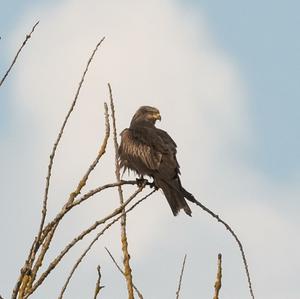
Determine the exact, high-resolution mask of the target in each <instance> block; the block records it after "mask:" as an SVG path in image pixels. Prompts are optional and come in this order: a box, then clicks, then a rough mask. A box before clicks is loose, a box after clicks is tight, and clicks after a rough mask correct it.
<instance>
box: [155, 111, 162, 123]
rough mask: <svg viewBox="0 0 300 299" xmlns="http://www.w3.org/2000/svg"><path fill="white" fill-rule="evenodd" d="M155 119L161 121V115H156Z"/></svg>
mask: <svg viewBox="0 0 300 299" xmlns="http://www.w3.org/2000/svg"><path fill="white" fill-rule="evenodd" d="M154 118H155V119H156V120H159V121H161V116H160V113H159V112H158V113H156V114H154Z"/></svg>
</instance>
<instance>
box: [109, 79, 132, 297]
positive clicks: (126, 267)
mask: <svg viewBox="0 0 300 299" xmlns="http://www.w3.org/2000/svg"><path fill="white" fill-rule="evenodd" d="M108 89H109V98H110V109H111V117H112V126H113V139H114V147H115V168H116V170H115V174H116V178H117V181H118V182H120V181H121V175H120V164H119V155H118V149H119V145H118V140H117V128H116V117H115V107H114V101H113V96H112V89H111V86H110V84H109V83H108ZM118 192H119V198H120V204H123V202H124V198H123V191H122V187H121V186H118ZM121 243H122V251H123V264H124V272H125V280H126V284H127V290H128V299H134V294H133V283H132V270H131V267H130V262H129V260H130V255H129V252H128V240H127V234H126V214H125V211H124V213H123V217H122V218H121Z"/></svg>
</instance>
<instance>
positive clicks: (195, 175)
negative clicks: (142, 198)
mask: <svg viewBox="0 0 300 299" xmlns="http://www.w3.org/2000/svg"><path fill="white" fill-rule="evenodd" d="M298 11H299V4H298V3H296V1H285V2H282V1H272V2H271V1H264V2H259V1H252V2H251V3H242V2H241V1H233V0H229V1H226V2H224V1H223V2H219V1H218V2H217V1H200V0H199V1H194V0H189V1H182V0H177V1H171V0H163V1H162V0H160V1H158V0H153V1H151V2H149V1H135V0H128V1H123V2H122V3H121V2H118V1H115V0H111V1H101V2H100V1H94V0H89V1H70V0H69V1H26V2H21V1H6V2H5V3H4V2H3V3H2V2H1V10H0V36H1V40H0V57H1V59H0V74H4V73H5V71H6V69H7V67H8V66H9V64H10V62H11V60H12V59H13V57H14V54H15V53H16V51H17V49H18V47H19V46H20V44H21V43H22V41H23V39H24V37H25V36H26V34H27V33H28V32H30V30H31V28H32V26H33V24H34V23H35V22H36V21H37V20H40V24H39V26H38V27H37V28H36V31H35V32H34V34H33V36H32V38H31V39H30V40H29V41H28V44H27V45H26V47H25V48H24V50H23V52H22V53H21V55H20V57H19V60H18V61H17V64H16V65H15V67H14V68H13V70H12V72H11V73H10V75H9V77H8V78H7V80H6V81H5V83H4V84H3V85H2V86H1V88H0V105H1V106H0V163H1V171H0V181H1V189H2V196H1V209H0V219H1V224H2V223H3V224H2V225H1V226H0V227H1V228H0V234H1V239H2V242H1V243H2V245H1V255H0V265H1V268H2V269H5V271H0V294H1V295H2V296H3V297H4V298H8V297H9V296H10V293H11V290H12V288H13V285H14V283H15V281H16V278H17V276H18V271H19V269H20V267H21V266H22V263H23V261H24V259H25V256H26V252H27V250H28V248H29V246H30V244H31V242H32V239H33V237H34V234H35V233H36V231H37V225H38V223H39V212H40V208H41V201H42V196H43V190H44V183H45V177H46V170H47V164H48V157H49V154H50V150H51V147H52V144H53V142H54V140H55V138H56V135H57V133H58V130H59V127H60V125H61V123H62V120H63V118H64V115H65V114H66V111H67V109H68V107H69V105H70V103H71V101H72V99H73V97H74V94H75V91H76V88H77V86H78V82H79V80H80V78H81V75H82V72H83V69H84V67H85V65H86V62H87V59H88V57H89V55H90V53H91V51H92V49H93V48H94V47H95V45H96V43H97V42H98V41H99V40H100V39H101V38H102V37H103V36H105V37H106V39H105V41H104V43H103V44H102V45H101V48H100V49H99V51H98V53H97V54H96V56H95V59H94V61H93V63H92V65H91V68H90V71H89V73H88V75H87V77H86V80H85V83H84V86H83V88H82V91H81V94H80V96H79V101H78V105H77V107H76V109H75V111H74V113H73V115H72V117H71V120H70V123H68V125H67V128H66V131H65V134H64V136H63V139H62V143H61V144H60V146H59V148H58V152H57V156H56V160H55V164H54V171H53V177H52V185H51V189H50V194H49V195H50V198H49V209H48V211H49V215H48V217H49V218H48V219H50V217H51V216H53V215H55V212H56V211H58V210H59V208H60V207H61V206H62V205H63V203H64V200H65V198H67V196H68V194H69V193H70V192H71V191H72V190H73V189H74V186H76V183H77V182H78V180H79V179H80V177H81V176H82V174H83V173H84V172H85V170H86V168H87V167H88V165H89V164H90V162H91V161H92V160H93V158H94V157H95V154H96V153H97V149H98V147H99V145H100V143H101V140H102V138H103V134H104V120H103V102H104V101H107V100H108V90H107V83H108V82H110V83H111V84H112V88H113V93H114V98H115V104H116V113H117V125H118V130H119V132H120V131H121V130H122V129H123V128H125V127H127V126H128V125H129V122H130V118H131V116H132V115H133V113H134V112H135V111H136V109H137V108H138V107H139V106H142V105H152V106H155V107H157V108H159V109H160V112H161V115H162V122H161V123H159V124H158V126H159V127H160V128H162V129H164V130H166V131H168V132H169V134H170V135H171V136H172V137H173V139H175V141H176V143H177V145H178V160H179V163H180V165H181V169H182V183H183V185H184V186H185V187H186V189H188V190H189V191H190V192H191V193H193V194H194V195H195V197H196V198H197V199H198V200H199V201H201V202H202V203H203V204H205V205H206V206H207V207H209V208H210V209H212V210H213V211H215V212H216V213H217V214H219V215H220V216H222V217H223V219H224V220H226V221H227V222H228V223H229V224H230V225H231V226H232V227H233V228H234V230H235V231H236V233H237V234H238V236H239V237H240V239H241V240H242V242H243V244H244V247H245V251H246V256H247V258H248V263H249V268H250V274H251V278H252V282H253V288H254V292H255V294H256V297H257V298H273V299H282V298H287V299H289V298H297V295H298V296H299V291H298V290H297V281H298V280H297V276H296V273H298V272H299V271H300V262H299V260H300V259H299V246H300V238H299V237H298V235H299V234H298V230H297V228H298V227H299V224H300V220H299V217H298V211H299V201H298V199H299V195H300V187H299V183H298V182H299V178H300V159H299V151H300V141H299V140H300V138H299V131H300V125H299V116H300V115H299V114H300V112H299V111H300V102H299V98H300V87H299V84H298V82H299V75H300V74H299V72H300V54H299V53H300V51H299V50H300V41H299V39H298V28H299V25H300V24H299V22H300V21H299V18H298V16H297V12H298ZM0 76H1V75H0ZM113 159H114V153H113V147H112V142H110V144H109V146H108V150H107V153H106V154H105V157H104V158H103V160H101V161H100V164H99V165H98V167H97V169H96V170H95V172H94V173H93V175H92V177H91V179H90V181H89V183H88V186H87V187H86V189H85V191H87V190H89V189H91V188H94V187H96V186H99V185H102V184H105V183H108V182H114V181H115V178H114V170H113V164H114V162H113ZM126 177H127V176H125V178H126ZM132 177H133V175H131V176H130V178H132ZM130 191H132V188H129V187H128V188H125V194H126V195H129V194H130ZM117 205H118V198H117V192H116V190H112V191H109V192H105V193H103V194H101V195H99V196H96V197H95V198H94V199H93V200H91V201H90V202H88V203H87V204H86V205H84V206H83V207H81V208H80V209H77V210H75V211H74V213H73V214H72V215H70V216H68V217H67V219H66V220H65V221H64V222H63V223H62V226H61V228H60V229H59V230H58V234H57V236H56V238H55V239H54V243H53V246H52V247H51V249H50V252H49V255H48V256H47V257H46V262H45V264H47V263H49V262H50V261H51V258H53V257H54V256H55V255H56V254H57V253H58V252H59V251H60V250H61V249H62V248H63V247H64V246H65V245H66V244H67V243H68V241H70V240H71V239H72V238H73V237H74V236H75V235H76V234H77V233H78V232H80V231H81V230H82V229H84V228H85V227H87V226H89V225H90V224H91V223H93V222H94V221H95V220H96V219H99V218H100V217H103V216H104V215H105V214H107V213H108V212H109V211H111V210H112V209H114V208H115V207H116V206H117ZM192 210H193V217H192V218H189V217H186V215H184V214H183V213H182V214H180V215H179V216H177V217H173V216H172V213H171V211H170V209H169V207H168V204H167V202H166V200H165V199H164V197H163V194H162V193H161V192H157V193H156V194H155V195H154V196H153V197H151V199H149V200H147V201H146V202H145V203H143V204H141V205H140V206H139V207H137V208H136V210H134V211H133V212H132V213H131V215H129V217H128V238H129V250H130V253H131V257H132V259H131V260H132V268H133V277H134V281H135V283H136V285H137V286H138V287H139V288H140V289H141V291H142V293H143V294H144V297H145V298H150V299H151V298H174V297H175V292H176V288H177V281H178V277H179V272H180V265H181V261H182V259H183V256H184V254H185V253H186V254H187V263H186V270H185V274H184V279H183V285H182V298H199V297H203V298H209V297H212V296H213V285H214V281H215V276H216V265H217V254H218V253H219V252H221V253H222V254H223V284H222V289H221V294H220V296H221V298H224V299H227V298H228V299H229V298H233V299H234V298H250V295H249V292H248V289H247V281H246V276H245V273H244V269H243V264H242V260H241V256H240V253H239V251H238V248H237V244H236V243H235V242H234V240H233V238H232V237H231V236H230V235H229V234H228V232H227V231H226V229H225V228H224V227H222V226H221V225H220V224H218V223H216V221H215V220H214V219H211V217H210V216H209V215H207V214H205V213H204V212H203V211H201V210H200V209H199V208H197V207H196V206H192ZM89 240H90V239H88V240H83V241H82V242H81V243H80V244H78V246H76V248H74V250H73V251H71V252H70V255H69V256H67V257H66V259H65V260H64V261H63V263H62V265H61V266H60V267H59V268H58V269H57V270H55V271H54V272H53V273H52V274H51V275H50V276H49V278H48V279H47V280H46V281H45V284H44V285H43V286H42V287H41V288H40V289H39V290H38V291H37V292H36V293H35V294H34V295H33V296H32V298H41V297H45V296H47V297H49V298H55V297H57V296H58V294H59V291H60V288H61V287H62V285H63V283H64V280H65V279H66V276H67V273H68V271H69V270H70V269H71V267H72V265H73V263H74V260H76V257H78V255H79V254H80V253H81V252H82V251H83V250H84V248H85V247H86V246H87V244H88V241H89ZM119 243H120V240H119V226H118V225H115V226H114V227H113V229H112V230H110V231H109V232H108V233H107V234H106V235H105V236H104V237H103V238H102V239H100V240H99V241H98V242H97V244H96V245H95V247H94V249H93V250H92V252H91V253H90V255H89V256H88V257H87V259H86V260H84V262H83V263H82V265H81V266H80V268H79V269H78V272H77V273H75V275H74V278H73V280H72V281H71V284H70V286H69V289H68V291H67V292H66V295H65V298H87V297H91V296H92V294H93V290H94V285H95V281H96V267H97V265H98V264H100V265H101V267H102V272H103V273H102V282H103V284H104V285H105V286H106V287H105V289H103V293H102V296H103V298H124V297H126V285H125V282H124V280H123V278H122V277H121V275H120V274H119V273H118V272H117V270H116V269H115V268H114V266H113V265H112V263H111V261H110V260H109V258H108V256H107V255H106V253H105V250H104V246H107V247H109V248H110V249H111V251H112V252H113V254H114V256H115V257H116V258H117V259H118V260H119V261H120V262H121V261H122V255H121V249H120V244H119ZM79 286H80V287H79Z"/></svg>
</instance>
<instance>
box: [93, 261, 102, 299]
mask: <svg viewBox="0 0 300 299" xmlns="http://www.w3.org/2000/svg"><path fill="white" fill-rule="evenodd" d="M100 269H101V268H100V266H98V267H97V273H98V278H97V282H96V287H95V293H94V299H97V296H98V294H99V293H100V290H101V289H103V288H104V286H101V285H100V281H101V272H100Z"/></svg>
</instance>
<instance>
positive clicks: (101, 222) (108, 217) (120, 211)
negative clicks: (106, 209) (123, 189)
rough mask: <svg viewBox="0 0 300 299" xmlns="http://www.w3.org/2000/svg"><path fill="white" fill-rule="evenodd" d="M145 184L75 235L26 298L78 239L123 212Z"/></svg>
mask: <svg viewBox="0 0 300 299" xmlns="http://www.w3.org/2000/svg"><path fill="white" fill-rule="evenodd" d="M144 187H145V185H142V186H141V187H139V188H138V189H137V190H136V191H135V192H134V193H133V194H132V195H131V196H130V197H129V198H128V199H127V200H126V201H125V202H124V204H123V205H121V206H119V207H118V208H117V209H115V210H114V211H113V212H112V213H110V214H109V215H108V216H106V217H104V218H102V219H101V220H98V221H96V222H95V223H94V224H93V225H92V226H90V227H89V228H88V229H86V230H84V231H83V232H81V233H80V234H79V235H78V236H77V237H75V238H74V239H73V240H72V241H71V242H70V243H69V244H68V245H67V246H66V247H65V248H64V249H63V250H62V251H61V252H60V254H59V255H58V256H57V257H56V258H55V259H54V260H53V261H52V262H51V263H50V264H49V266H48V268H47V270H45V272H44V273H42V274H41V276H40V277H39V279H38V280H37V282H36V283H35V284H34V285H33V286H32V288H31V290H30V291H29V292H28V293H27V294H26V296H25V297H24V298H27V297H28V296H29V295H30V294H32V293H33V292H34V291H35V290H36V289H37V288H38V287H39V286H40V285H41V284H42V283H43V281H44V280H45V278H46V277H47V276H48V275H49V274H50V272H52V270H53V269H54V268H55V267H56V266H57V265H58V264H59V262H60V261H61V259H62V258H63V257H64V256H65V255H66V254H67V253H68V251H69V250H70V249H71V248H72V247H73V246H74V245H76V244H77V242H78V241H80V240H82V239H83V238H84V237H85V236H86V235H87V234H89V233H90V232H92V231H93V230H95V229H96V228H97V227H98V226H99V225H101V224H104V223H105V222H107V221H108V220H109V219H111V218H113V217H115V216H116V215H118V214H120V213H122V210H123V209H124V207H126V206H127V205H128V204H129V203H130V202H131V201H132V200H133V199H134V198H135V197H136V195H137V194H138V193H140V192H141V191H142V190H143V188H144Z"/></svg>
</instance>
